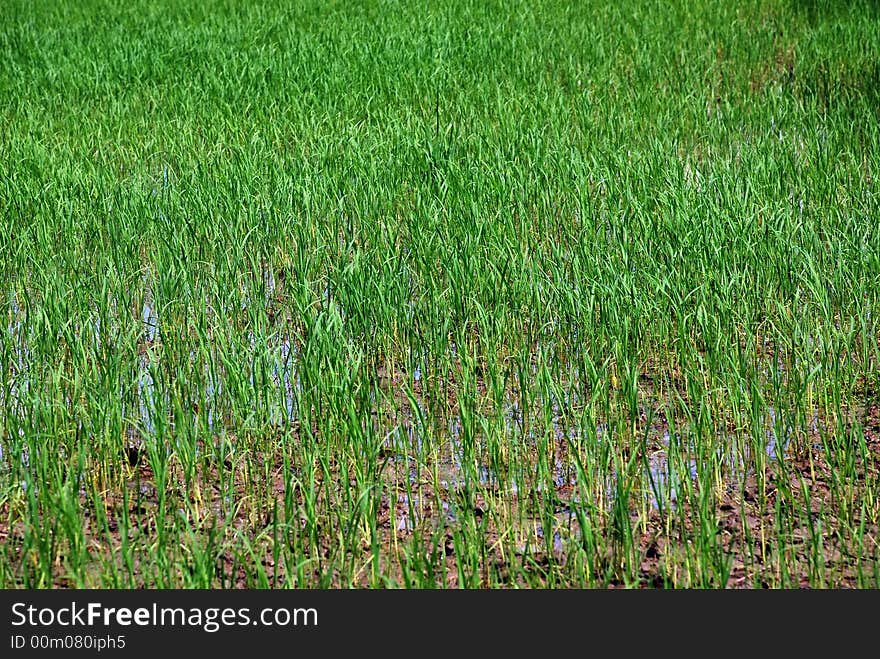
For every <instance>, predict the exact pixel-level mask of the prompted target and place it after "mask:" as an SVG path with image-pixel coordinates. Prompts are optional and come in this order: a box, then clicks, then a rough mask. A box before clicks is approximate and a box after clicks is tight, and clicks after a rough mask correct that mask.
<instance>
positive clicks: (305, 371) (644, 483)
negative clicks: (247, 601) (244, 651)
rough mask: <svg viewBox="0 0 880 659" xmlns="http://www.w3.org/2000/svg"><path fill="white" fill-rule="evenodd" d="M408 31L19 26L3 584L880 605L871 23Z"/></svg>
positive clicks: (0, 288)
mask: <svg viewBox="0 0 880 659" xmlns="http://www.w3.org/2000/svg"><path fill="white" fill-rule="evenodd" d="M391 4H393V5H394V8H393V11H391V10H389V7H388V6H386V5H388V3H373V2H364V3H349V4H348V5H345V6H340V7H336V6H330V5H328V6H326V7H325V6H323V5H321V6H320V7H313V6H311V5H310V4H309V3H294V7H292V8H281V7H276V6H274V5H273V4H272V3H266V4H262V3H257V4H253V5H248V6H247V7H243V8H241V9H240V11H239V10H235V11H233V10H232V9H230V8H228V7H219V6H213V5H211V6H210V7H208V6H206V7H203V8H198V9H186V8H185V7H183V6H182V5H181V3H178V2H175V1H173V0H168V1H167V2H163V3H159V5H155V3H154V4H153V5H150V6H151V7H154V6H155V7H160V8H161V9H162V11H158V10H151V11H152V13H151V14H150V16H152V18H149V20H148V17H147V14H148V13H150V12H147V11H146V8H145V7H142V8H141V9H143V10H144V12H145V13H138V11H134V10H130V9H127V8H126V7H127V5H125V6H124V5H123V4H119V5H118V6H116V5H114V6H113V7H112V8H111V9H108V10H107V11H106V12H98V11H97V10H95V9H93V8H88V7H79V6H76V5H74V4H72V3H70V4H67V3H60V4H59V5H58V6H56V7H53V8H52V9H49V8H35V7H31V6H30V5H28V4H26V3H18V4H16V6H15V8H14V11H13V12H12V14H13V18H12V20H11V21H10V22H9V24H8V25H5V26H2V27H0V44H3V45H4V46H5V47H6V49H7V50H9V52H11V53H12V56H11V58H10V60H9V61H8V62H7V63H5V64H3V65H2V68H0V101H2V107H3V115H4V117H5V123H4V127H3V128H0V152H2V153H4V154H6V156H4V158H2V159H0V330H2V331H0V540H2V542H0V587H5V588H18V587H38V588H46V587H113V588H139V587H147V588H163V587H185V588H194V587H198V588H204V587H249V588H253V587H272V588H274V587H300V588H315V587H370V588H385V587H417V588H427V587H448V588H509V587H541V588H543V587H551V588H570V587H648V588H672V587H718V588H780V587H816V588H824V587H856V588H876V587H878V586H880V546H878V525H880V491H878V485H880V394H878V392H880V332H878V320H877V319H878V314H880V235H878V229H877V227H878V224H877V221H876V220H877V217H878V216H880V203H878V198H877V194H876V175H877V174H876V172H877V170H878V166H880V162H878V153H880V148H878V147H880V128H878V121H877V118H878V116H877V108H878V105H877V102H878V96H877V94H876V90H875V87H876V85H874V84H873V83H874V82H876V81H877V67H876V63H875V62H874V61H873V60H874V59H875V58H874V54H875V53H876V52H880V17H878V15H877V12H876V10H874V9H872V7H873V5H872V4H870V3H861V4H860V3H858V2H854V3H849V4H846V3H841V4H840V6H839V7H837V5H835V7H836V9H835V10H834V11H833V12H831V13H830V14H826V13H825V12H824V10H821V9H820V8H818V6H813V3H808V4H809V7H807V6H806V5H805V4H804V3H797V2H783V1H779V2H776V1H770V0H766V1H764V0H761V1H755V2H748V3H745V4H742V5H738V6H736V7H733V6H728V5H727V4H726V3H721V2H710V1H705V2H698V3H672V4H671V5H670V6H669V7H665V8H663V9H662V11H661V9H660V8H656V7H655V8H652V7H649V6H647V5H646V4H645V3H638V2H624V3H623V4H622V5H621V4H620V3H616V4H607V3H600V2H587V3H565V2H558V3H557V2H547V3H538V5H534V4H533V3H532V4H529V3H516V2H515V3H513V4H512V5H511V6H507V5H505V6H503V7H502V6H495V5H493V4H492V3H457V2H456V3H453V2H450V3H440V5H437V6H432V7H431V8H430V10H426V9H425V7H424V6H423V3H417V2H401V3H391ZM830 4H833V3H830ZM829 6H830V5H829ZM157 11H158V14H157V13H156V12H157ZM132 34H134V35H138V36H136V37H132V36H131V35H132ZM842 34H843V35H846V36H847V38H841V35H842Z"/></svg>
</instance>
